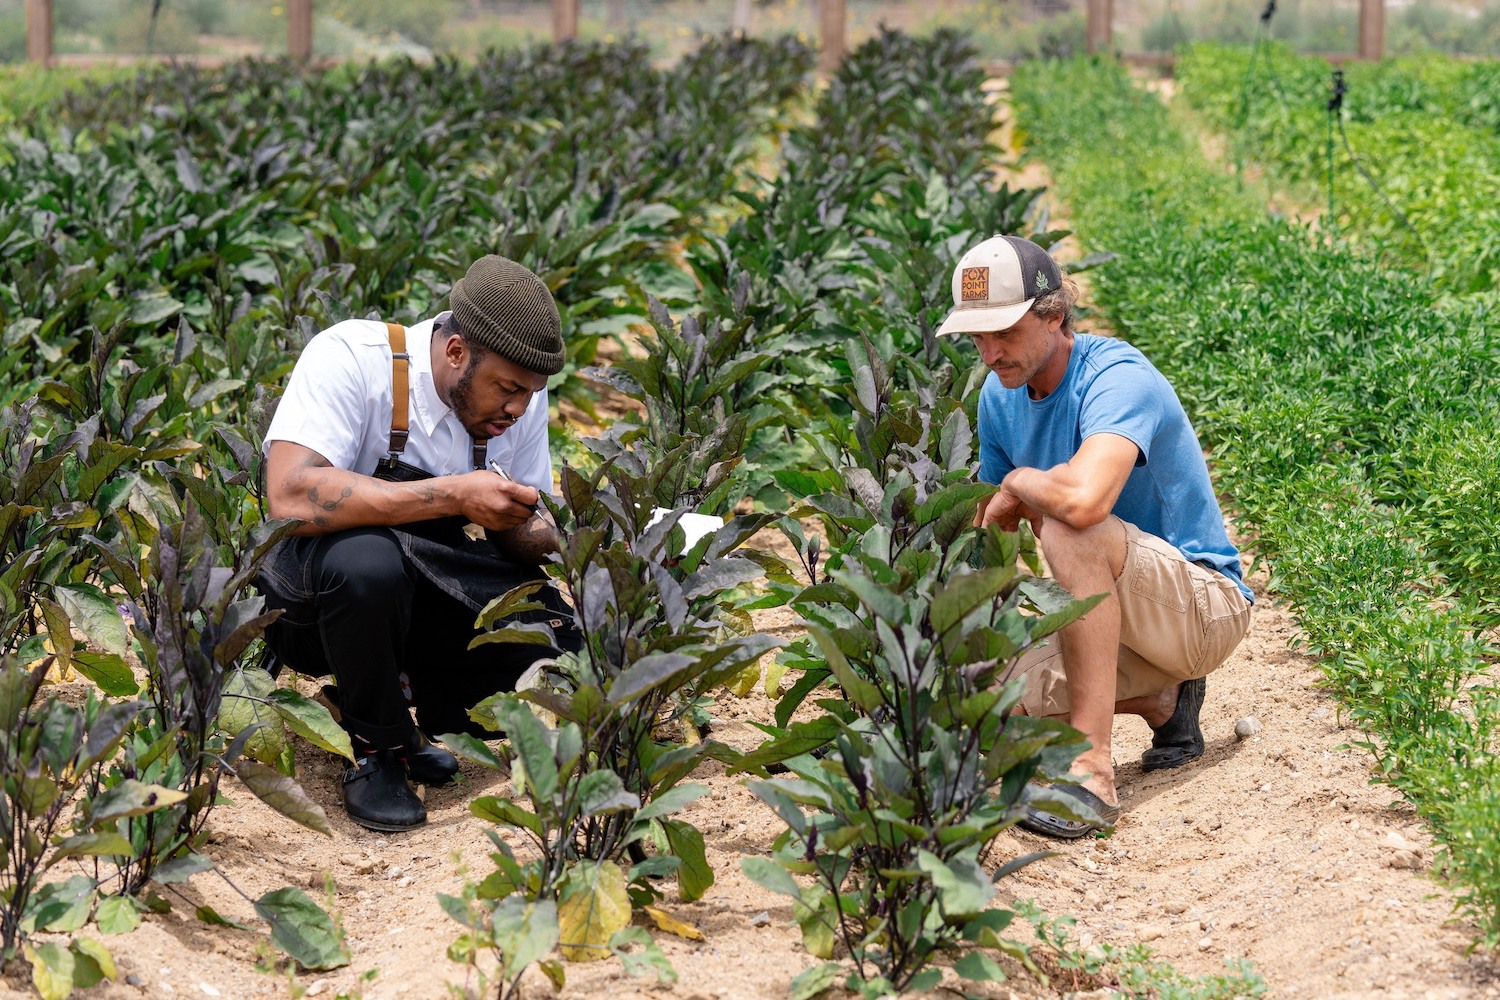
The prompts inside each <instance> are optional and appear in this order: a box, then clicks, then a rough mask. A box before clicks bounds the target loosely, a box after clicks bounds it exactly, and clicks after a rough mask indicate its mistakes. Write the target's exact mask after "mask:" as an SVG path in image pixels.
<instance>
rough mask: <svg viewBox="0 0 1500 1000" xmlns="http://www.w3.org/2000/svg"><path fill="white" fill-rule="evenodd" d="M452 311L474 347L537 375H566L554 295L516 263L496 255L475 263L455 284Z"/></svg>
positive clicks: (449, 298) (451, 300) (452, 294)
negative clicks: (486, 349) (563, 371)
mask: <svg viewBox="0 0 1500 1000" xmlns="http://www.w3.org/2000/svg"><path fill="white" fill-rule="evenodd" d="M448 306H449V308H451V309H452V310H453V318H454V320H455V321H457V323H458V328H459V330H460V331H462V332H463V333H464V335H465V336H467V337H468V338H469V339H470V340H472V341H474V342H475V343H477V344H482V345H483V346H485V347H488V348H489V349H490V350H492V351H494V352H495V353H496V354H498V355H500V356H501V357H502V358H505V359H506V360H507V361H514V362H515V363H516V364H518V365H520V366H521V367H522V368H525V369H527V370H528V371H533V372H536V373H537V374H539V375H556V374H557V373H558V372H560V371H562V367H563V362H564V361H565V360H566V359H567V354H566V353H565V352H564V351H563V341H562V321H561V320H560V319H558V316H557V305H556V303H554V302H553V301H552V293H551V292H550V291H548V290H547V286H546V285H544V284H542V279H541V278H538V277H537V276H536V275H534V274H532V273H531V272H530V271H528V270H527V269H526V268H524V267H522V266H521V265H520V264H517V263H516V262H515V261H513V260H507V259H506V258H504V257H500V256H497V255H495V254H489V255H488V256H485V257H481V258H479V259H478V260H476V261H475V262H474V263H473V264H472V265H470V267H469V271H468V273H467V274H465V275H464V276H463V277H462V278H460V279H458V281H457V282H455V283H454V285H453V291H452V292H450V293H449V295H448Z"/></svg>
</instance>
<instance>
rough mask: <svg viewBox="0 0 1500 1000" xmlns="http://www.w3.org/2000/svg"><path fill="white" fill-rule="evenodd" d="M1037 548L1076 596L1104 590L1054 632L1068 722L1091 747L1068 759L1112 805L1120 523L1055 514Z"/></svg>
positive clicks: (1122, 557) (1045, 525)
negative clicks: (1088, 523) (1076, 522)
mask: <svg viewBox="0 0 1500 1000" xmlns="http://www.w3.org/2000/svg"><path fill="white" fill-rule="evenodd" d="M1041 544H1042V552H1043V554H1044V555H1045V556H1046V558H1047V565H1048V566H1049V567H1050V568H1051V570H1052V575H1053V576H1054V577H1055V578H1056V579H1057V582H1058V583H1060V584H1062V585H1063V586H1064V587H1066V588H1067V589H1068V590H1069V591H1070V592H1071V593H1073V594H1074V595H1075V596H1078V597H1089V596H1091V595H1093V594H1108V595H1109V597H1108V598H1107V599H1106V600H1104V601H1102V602H1100V603H1099V605H1098V606H1097V607H1095V608H1094V609H1093V610H1092V611H1090V612H1089V613H1088V614H1086V615H1084V616H1083V618H1081V619H1079V620H1078V621H1076V622H1074V623H1073V624H1072V625H1069V626H1068V627H1067V628H1065V629H1063V630H1062V631H1061V632H1059V633H1058V643H1059V646H1060V648H1061V650H1062V658H1063V671H1064V673H1065V674H1066V677H1067V687H1068V701H1069V704H1070V705H1071V711H1070V712H1069V714H1068V722H1069V724H1070V725H1072V726H1073V727H1074V728H1075V729H1077V730H1078V731H1080V732H1081V733H1083V735H1084V736H1086V737H1088V740H1089V742H1090V743H1091V744H1092V746H1091V747H1090V748H1089V749H1088V750H1086V751H1084V753H1083V754H1082V756H1080V757H1079V758H1078V760H1076V761H1075V762H1074V763H1073V767H1072V771H1073V773H1074V774H1078V775H1084V774H1087V775H1089V777H1088V778H1087V779H1086V780H1084V782H1083V785H1084V787H1085V788H1087V789H1089V790H1090V791H1091V792H1093V793H1094V794H1095V795H1098V796H1099V797H1100V798H1101V799H1103V800H1104V801H1105V802H1106V803H1108V804H1110V805H1116V804H1117V803H1118V802H1119V796H1118V795H1117V794H1116V792H1115V769H1114V763H1113V761H1112V760H1111V758H1110V749H1111V744H1110V734H1111V730H1112V728H1113V726H1114V717H1115V709H1116V705H1115V671H1116V669H1117V666H1118V657H1119V648H1120V603H1119V601H1118V600H1116V599H1115V581H1116V580H1117V579H1118V578H1119V576H1120V574H1121V572H1123V571H1124V569H1125V552H1126V545H1125V525H1124V524H1123V523H1122V522H1121V521H1120V519H1119V518H1117V517H1110V518H1108V519H1106V520H1105V521H1103V522H1101V523H1099V524H1096V525H1093V526H1092V527H1088V528H1074V527H1071V526H1070V525H1068V524H1065V523H1063V522H1062V521H1059V520H1056V519H1055V518H1050V517H1049V518H1047V519H1046V520H1045V521H1044V522H1043V523H1042V535H1041Z"/></svg>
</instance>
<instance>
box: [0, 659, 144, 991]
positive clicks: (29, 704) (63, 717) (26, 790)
mask: <svg viewBox="0 0 1500 1000" xmlns="http://www.w3.org/2000/svg"><path fill="white" fill-rule="evenodd" d="M52 664H53V661H52V659H51V658H50V657H49V658H47V659H44V660H43V661H41V663H40V664H39V665H38V666H37V667H36V668H35V669H33V670H29V671H28V670H25V669H23V668H21V667H19V666H16V665H15V664H14V663H13V662H11V661H10V660H9V658H6V659H5V660H4V661H3V663H0V781H3V783H4V796H3V797H0V850H3V852H4V855H5V867H4V869H3V870H0V900H3V903H0V935H3V937H0V949H3V950H0V965H4V964H8V963H9V962H10V960H11V959H12V958H14V957H15V956H16V955H17V954H18V952H19V951H20V946H21V943H22V941H23V940H24V939H25V938H26V937H27V936H29V935H30V934H31V933H34V932H37V931H53V930H72V929H76V928H77V927H78V926H80V925H81V924H82V923H84V921H86V920H87V918H88V915H89V911H90V906H91V902H92V898H93V886H94V883H93V882H92V881H90V880H89V879H86V878H85V879H83V880H82V881H83V884H82V886H81V887H80V886H79V885H78V884H75V882H74V880H72V879H70V880H68V881H67V882H62V883H53V884H51V885H49V886H47V887H41V886H40V879H41V876H42V875H43V873H45V872H46V871H47V870H48V869H49V868H51V867H53V866H54V865H56V864H58V863H59V862H61V861H64V860H66V859H68V858H83V857H88V856H95V857H98V856H110V855H115V856H118V855H123V854H128V853H129V851H130V845H129V842H128V841H125V840H123V839H122V838H121V837H120V836H119V835H118V834H117V833H115V832H113V831H111V830H108V829H102V828H98V827H87V826H85V827H81V828H80V829H79V830H78V832H77V833H75V834H74V835H73V836H70V837H65V838H57V839H56V840H54V836H55V834H56V833H58V832H60V831H62V830H64V829H66V825H65V819H66V816H67V814H68V811H69V810H70V808H71V807H72V806H73V804H74V802H75V800H76V799H77V797H78V795H79V794H80V793H85V794H86V788H87V786H88V785H89V783H90V777H91V775H92V774H93V773H94V772H95V771H97V770H98V769H99V767H100V766H101V765H102V764H104V763H106V762H107V761H108V760H109V759H110V758H111V757H112V756H113V755H114V753H115V752H116V750H118V748H119V746H120V743H121V741H122V740H123V739H124V738H125V735H126V728H127V726H128V725H129V724H130V722H131V719H132V718H133V717H134V716H135V715H136V714H137V713H138V712H140V711H141V709H142V708H143V707H144V706H143V705H141V704H140V703H139V702H120V703H117V704H114V705H110V706H108V707H105V706H104V705H102V704H101V703H100V701H99V699H98V698H97V697H96V696H94V695H93V694H92V693H91V694H90V695H89V697H88V698H87V700H86V701H85V702H84V704H83V705H82V706H72V705H67V704H64V703H63V702H61V701H58V700H54V699H52V698H50V697H48V696H47V692H46V686H45V683H44V679H45V676H46V673H47V670H48V669H49V668H50V667H51V666H52ZM166 804H167V803H166V802H165V801H163V802H160V803H155V802H147V801H144V800H143V801H141V803H140V804H139V806H138V808H140V810H141V812H143V813H145V812H149V811H151V810H153V809H159V808H163V807H165V805H166ZM111 806H113V807H114V808H117V809H120V810H122V811H123V810H125V809H128V808H136V806H127V805H125V804H124V800H123V799H122V798H121V796H119V795H117V796H115V797H114V798H113V799H112V800H111V802H110V803H100V806H99V808H101V809H103V808H109V807H111ZM80 888H81V889H82V899H83V901H82V903H81V904H80V905H81V913H80V912H78V911H79V905H75V904H74V903H72V902H69V901H68V899H69V898H70V897H69V895H68V894H73V895H74V896H76V895H77V892H76V890H79V889H80ZM84 985H86V984H84Z"/></svg>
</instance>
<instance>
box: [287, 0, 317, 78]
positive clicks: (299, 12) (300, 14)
mask: <svg viewBox="0 0 1500 1000" xmlns="http://www.w3.org/2000/svg"><path fill="white" fill-rule="evenodd" d="M312 5H313V0H286V52H287V55H289V56H291V57H292V61H293V62H299V63H305V62H307V61H308V60H310V59H312V51H313V44H312V43H313V10H312Z"/></svg>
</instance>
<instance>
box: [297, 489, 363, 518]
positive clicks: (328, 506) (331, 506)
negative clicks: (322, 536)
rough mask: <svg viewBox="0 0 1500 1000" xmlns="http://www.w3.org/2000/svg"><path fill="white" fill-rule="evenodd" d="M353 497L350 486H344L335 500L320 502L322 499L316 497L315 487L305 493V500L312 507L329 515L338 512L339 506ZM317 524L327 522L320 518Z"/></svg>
mask: <svg viewBox="0 0 1500 1000" xmlns="http://www.w3.org/2000/svg"><path fill="white" fill-rule="evenodd" d="M353 495H354V487H352V486H345V487H344V488H343V490H341V491H340V492H339V496H338V499H337V500H322V499H319V497H318V488H317V487H316V486H314V487H313V488H312V489H310V490H308V491H307V499H309V500H311V501H312V505H313V506H314V507H320V508H322V509H323V510H326V511H328V512H330V513H332V512H333V511H336V510H338V509H339V504H341V503H343V502H344V501H345V500H348V499H349V498H350V497H351V496H353ZM319 523H320V524H323V523H327V522H326V520H325V519H322V518H320V519H319Z"/></svg>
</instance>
